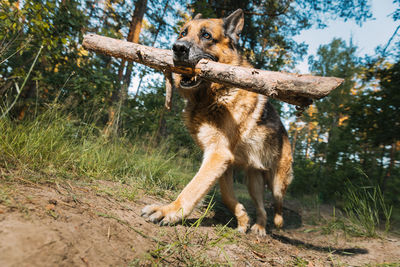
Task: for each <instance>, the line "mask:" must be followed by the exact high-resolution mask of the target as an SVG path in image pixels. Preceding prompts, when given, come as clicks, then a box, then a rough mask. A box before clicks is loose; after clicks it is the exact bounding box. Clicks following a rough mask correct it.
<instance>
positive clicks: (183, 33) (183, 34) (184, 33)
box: [181, 29, 187, 37]
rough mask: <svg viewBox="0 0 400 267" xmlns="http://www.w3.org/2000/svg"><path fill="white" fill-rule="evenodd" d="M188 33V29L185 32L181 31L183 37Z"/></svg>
mask: <svg viewBox="0 0 400 267" xmlns="http://www.w3.org/2000/svg"><path fill="white" fill-rule="evenodd" d="M186 35H187V29H185V30H184V31H183V32H181V37H185V36H186Z"/></svg>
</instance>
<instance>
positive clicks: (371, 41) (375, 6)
mask: <svg viewBox="0 0 400 267" xmlns="http://www.w3.org/2000/svg"><path fill="white" fill-rule="evenodd" d="M395 10H396V6H395V5H394V4H393V0H372V1H371V11H372V16H373V19H370V20H368V21H366V22H363V24H362V25H361V27H360V26H359V25H357V24H356V23H355V22H353V21H346V22H344V21H343V20H335V21H329V22H328V23H327V25H328V27H326V28H325V29H316V28H311V29H309V30H305V31H303V32H301V34H300V35H298V36H296V37H295V38H294V40H295V41H297V42H305V43H306V44H308V55H315V54H316V52H317V50H318V47H319V46H320V45H323V44H328V43H330V42H331V40H332V39H333V38H334V37H340V38H342V39H343V40H345V41H346V42H347V43H349V41H350V39H352V41H353V44H354V45H356V46H357V47H358V56H364V55H365V54H368V55H372V54H374V51H375V48H376V47H377V46H378V45H384V44H386V43H387V42H388V41H389V39H390V37H391V36H392V34H393V33H394V31H395V30H396V27H397V26H398V25H399V24H400V21H397V22H396V23H395V22H394V21H393V19H392V18H391V16H390V14H391V13H393V12H394V11H395ZM392 45H393V44H392ZM307 59H308V56H306V57H305V59H304V60H303V61H302V62H300V63H299V64H298V65H297V69H298V70H299V71H300V73H308V72H309V70H308V63H307Z"/></svg>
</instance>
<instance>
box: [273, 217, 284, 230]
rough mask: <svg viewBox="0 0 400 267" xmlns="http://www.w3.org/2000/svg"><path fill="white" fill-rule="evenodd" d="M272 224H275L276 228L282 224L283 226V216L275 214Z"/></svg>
mask: <svg viewBox="0 0 400 267" xmlns="http://www.w3.org/2000/svg"><path fill="white" fill-rule="evenodd" d="M274 224H275V227H276V228H278V229H280V228H282V226H283V218H282V216H281V215H279V214H275V217H274Z"/></svg>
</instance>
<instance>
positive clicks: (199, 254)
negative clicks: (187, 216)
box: [147, 197, 238, 266]
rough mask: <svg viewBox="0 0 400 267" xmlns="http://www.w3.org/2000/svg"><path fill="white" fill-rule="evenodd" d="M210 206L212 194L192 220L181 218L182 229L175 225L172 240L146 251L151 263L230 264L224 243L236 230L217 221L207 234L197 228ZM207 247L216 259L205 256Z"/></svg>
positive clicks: (232, 236) (188, 264)
mask: <svg viewBox="0 0 400 267" xmlns="http://www.w3.org/2000/svg"><path fill="white" fill-rule="evenodd" d="M213 206H214V202H213V197H212V198H211V199H210V200H209V203H208V206H207V207H206V208H205V210H204V212H203V214H202V215H201V216H200V217H199V218H198V219H197V220H196V221H195V222H193V223H189V222H187V221H185V220H183V222H182V224H183V226H184V227H183V229H182V230H179V229H178V228H177V226H175V227H174V230H175V231H174V232H175V236H174V237H173V240H175V241H173V242H170V243H168V244H166V243H161V242H158V243H157V246H156V248H155V249H154V250H152V251H150V252H149V253H148V257H147V260H149V261H150V262H151V263H152V265H154V266H159V265H160V266H164V265H184V266H232V263H231V262H230V259H229V256H228V255H227V254H226V253H225V251H224V246H225V245H227V244H233V243H235V242H236V241H237V240H236V238H235V237H237V235H238V233H237V232H236V231H234V230H233V229H231V228H229V227H227V225H224V226H222V225H218V226H217V227H216V228H215V231H214V234H211V235H210V234H209V233H202V232H200V231H199V226H200V225H201V223H202V221H203V220H204V218H206V216H207V214H208V213H209V211H210V210H211V209H212V208H213ZM210 250H212V251H214V252H215V253H216V258H217V259H218V260H216V259H215V258H213V259H211V258H210V257H209V254H208V253H207V252H209V251H210Z"/></svg>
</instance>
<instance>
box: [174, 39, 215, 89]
mask: <svg viewBox="0 0 400 267" xmlns="http://www.w3.org/2000/svg"><path fill="white" fill-rule="evenodd" d="M172 51H173V60H174V64H175V65H176V66H184V67H192V68H193V67H194V66H196V64H197V63H198V62H199V61H200V59H202V58H206V59H210V60H213V61H218V60H217V58H215V57H214V56H212V55H210V54H207V53H204V51H203V50H201V49H200V48H199V47H197V46H196V45H193V44H192V43H190V42H188V41H182V40H178V41H176V42H175V43H174V45H173V46H172ZM201 82H202V80H201V79H200V78H199V77H198V76H188V75H182V79H181V82H180V86H181V88H184V89H194V88H197V87H198V86H199V85H200V84H201Z"/></svg>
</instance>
